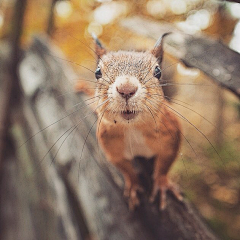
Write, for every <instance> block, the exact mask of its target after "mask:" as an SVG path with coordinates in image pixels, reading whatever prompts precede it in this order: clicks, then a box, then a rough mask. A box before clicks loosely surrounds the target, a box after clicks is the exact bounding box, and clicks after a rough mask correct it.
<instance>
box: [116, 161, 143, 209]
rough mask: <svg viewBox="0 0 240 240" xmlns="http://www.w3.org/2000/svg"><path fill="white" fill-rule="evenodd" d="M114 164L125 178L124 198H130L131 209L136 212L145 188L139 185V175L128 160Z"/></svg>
mask: <svg viewBox="0 0 240 240" xmlns="http://www.w3.org/2000/svg"><path fill="white" fill-rule="evenodd" d="M113 163H114V165H115V166H116V167H117V168H118V169H119V171H120V172H121V173H122V175H123V177H124V182H125V187H124V196H125V197H127V198H128V205H129V209H130V210H134V209H135V207H136V206H139V204H140V201H139V197H138V193H141V192H143V187H142V186H141V184H140V183H139V178H138V175H137V173H136V171H135V170H134V168H133V165H132V163H131V162H130V161H128V160H123V161H118V162H113Z"/></svg>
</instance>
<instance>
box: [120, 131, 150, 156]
mask: <svg viewBox="0 0 240 240" xmlns="http://www.w3.org/2000/svg"><path fill="white" fill-rule="evenodd" d="M153 155H154V154H153V152H152V151H151V149H150V148H149V147H148V146H147V145H146V142H145V139H144V136H143V134H142V132H141V131H139V130H137V129H135V128H131V129H129V130H128V131H126V133H125V135H124V157H125V158H126V159H128V160H132V159H133V158H134V157H136V156H142V157H146V158H150V157H152V156H153Z"/></svg>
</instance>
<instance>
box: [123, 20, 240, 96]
mask: <svg viewBox="0 0 240 240" xmlns="http://www.w3.org/2000/svg"><path fill="white" fill-rule="evenodd" d="M121 25H122V26H123V27H125V28H127V29H130V30H131V31H133V32H135V33H137V34H139V35H142V36H145V37H146V36H147V37H150V38H153V39H155V40H157V39H158V38H159V37H160V36H161V35H162V34H163V33H166V32H172V34H170V35H169V36H168V37H167V38H166V40H165V43H166V45H165V47H164V48H165V51H166V52H168V53H169V54H171V55H172V56H173V57H175V58H176V59H180V60H181V61H182V62H183V63H184V64H185V65H186V66H188V67H194V68H198V69H200V70H201V71H203V72H204V73H205V74H207V75H208V76H210V77H211V78H212V79H213V80H214V81H215V82H216V83H217V84H219V85H221V86H223V87H225V88H227V89H229V90H230V91H232V92H233V93H235V94H236V95H237V96H238V97H240V77H239V76H240V68H239V66H240V54H239V53H237V52H234V51H233V50H231V49H229V48H228V47H227V46H226V45H224V44H223V43H221V42H219V41H216V40H213V39H211V38H209V37H207V36H204V35H194V36H191V35H187V34H185V33H183V32H181V31H179V30H178V29H177V28H175V27H174V26H173V25H170V24H168V23H163V24H160V23H156V22H153V21H151V20H147V19H143V18H140V17H132V18H128V19H124V20H122V21H121ZM140 26H141V27H140Z"/></svg>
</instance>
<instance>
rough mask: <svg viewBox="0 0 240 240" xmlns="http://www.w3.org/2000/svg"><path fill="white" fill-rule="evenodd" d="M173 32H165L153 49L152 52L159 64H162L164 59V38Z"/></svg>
mask: <svg viewBox="0 0 240 240" xmlns="http://www.w3.org/2000/svg"><path fill="white" fill-rule="evenodd" d="M169 34H171V32H168V33H164V34H163V35H162V36H161V37H160V38H159V39H158V40H157V42H156V44H155V46H154V48H153V49H152V51H151V53H152V54H153V55H154V56H155V57H156V58H157V59H158V63H159V65H161V63H162V60H163V39H164V38H165V37H166V36H167V35H169Z"/></svg>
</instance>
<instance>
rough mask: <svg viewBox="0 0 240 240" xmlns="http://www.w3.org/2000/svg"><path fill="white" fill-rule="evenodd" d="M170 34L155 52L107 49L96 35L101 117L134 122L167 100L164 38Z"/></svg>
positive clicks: (154, 49) (161, 40)
mask: <svg viewBox="0 0 240 240" xmlns="http://www.w3.org/2000/svg"><path fill="white" fill-rule="evenodd" d="M167 35H168V33H167V34H164V35H163V36H162V37H161V38H159V40H158V41H157V42H156V44H155V46H154V48H153V49H152V50H151V51H145V52H136V51H117V52H107V51H106V49H105V48H104V47H103V45H102V44H101V42H100V41H99V40H98V38H97V37H96V36H93V38H94V40H95V52H96V55H97V57H98V63H97V68H96V71H95V76H96V80H97V88H96V97H99V102H98V108H97V112H98V114H99V116H100V115H103V116H104V118H105V119H107V120H109V121H114V120H115V121H116V120H118V121H119V120H120V122H123V123H128V122H130V121H131V123H134V122H136V121H135V120H140V119H141V118H142V119H143V120H144V119H145V117H146V116H145V115H147V116H149V115H150V116H151V115H152V114H153V113H154V112H156V111H158V108H159V107H160V106H161V102H162V101H163V100H164V96H163V91H162V87H161V73H162V70H161V65H162V61H163V39H164V37H165V36H167ZM143 117H144V118H143ZM126 120H127V121H126Z"/></svg>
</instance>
